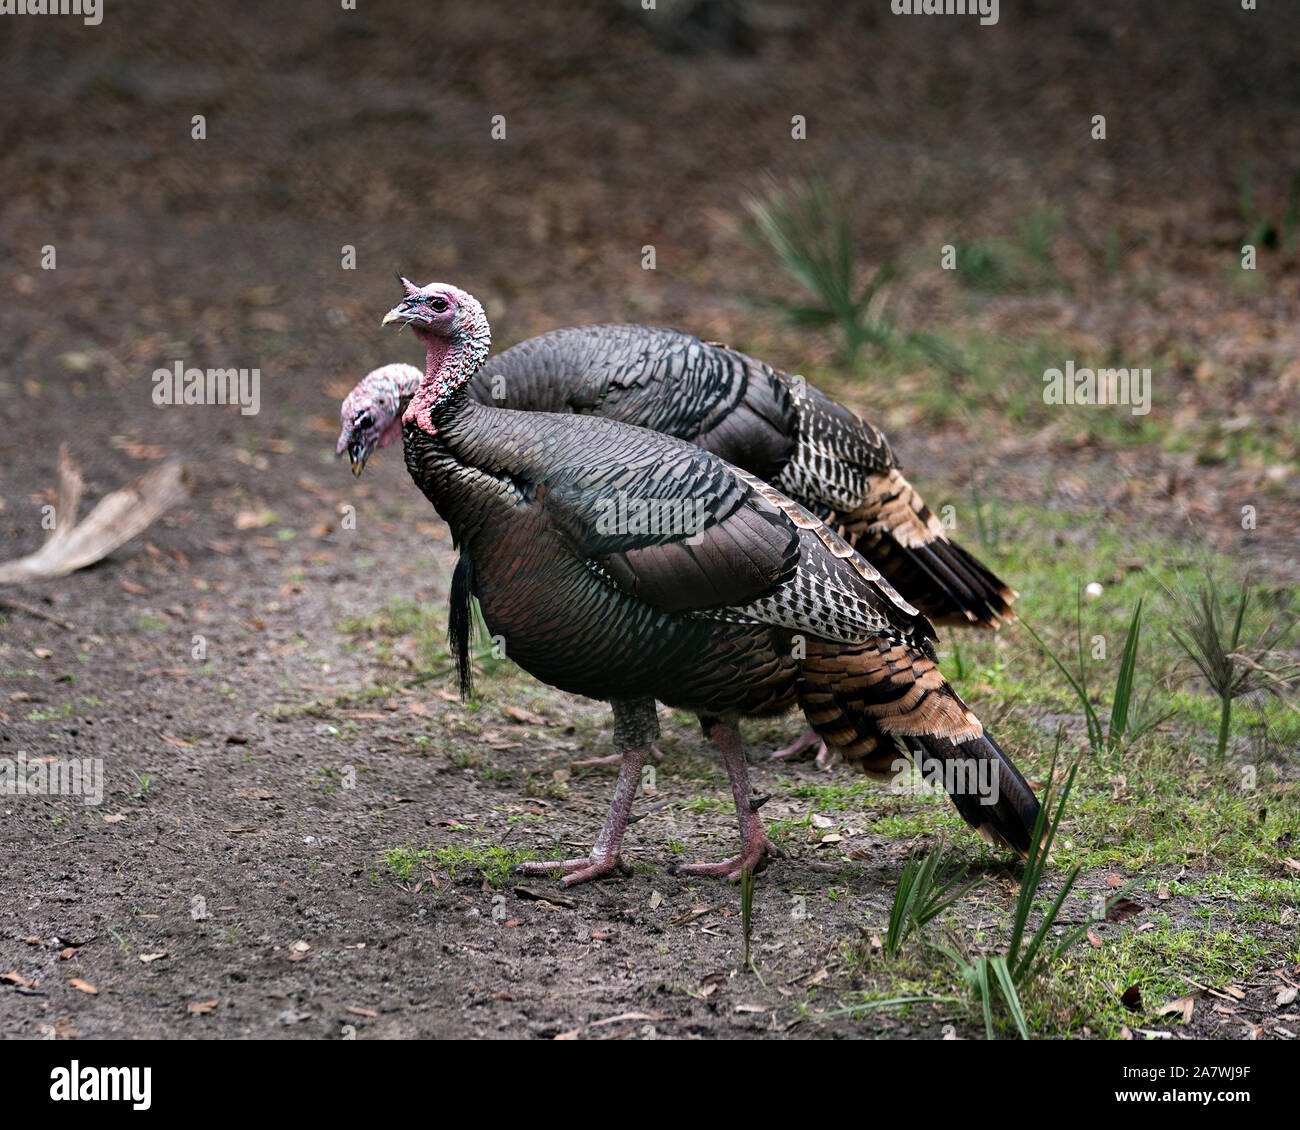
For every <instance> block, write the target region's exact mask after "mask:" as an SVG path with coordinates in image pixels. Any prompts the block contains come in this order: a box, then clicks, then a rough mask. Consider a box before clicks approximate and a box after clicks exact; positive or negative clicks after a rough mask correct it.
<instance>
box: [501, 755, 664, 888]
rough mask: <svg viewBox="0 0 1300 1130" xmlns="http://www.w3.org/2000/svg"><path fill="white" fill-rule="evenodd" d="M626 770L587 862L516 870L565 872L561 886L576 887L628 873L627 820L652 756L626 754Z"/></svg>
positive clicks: (519, 866)
mask: <svg viewBox="0 0 1300 1130" xmlns="http://www.w3.org/2000/svg"><path fill="white" fill-rule="evenodd" d="M622 757H623V767H622V768H621V769H620V770H619V771H618V782H617V783H616V784H615V785H614V799H613V801H611V802H610V806H609V814H608V815H607V816H606V817H605V826H604V827H603V828H602V829H601V831H600V835H599V836H598V837H597V838H596V842H595V844H594V845H593V846H592V849H591V855H590V856H588V857H587V858H586V859H564V860H560V859H553V860H548V861H537V862H532V863H517V864H516V865H515V870H516V871H517V872H519V873H520V874H521V875H549V874H551V873H552V872H555V871H563V872H564V878H563V879H561V880H560V886H562V887H572V886H573V885H574V884H575V883H585V882H586V881H587V880H588V879H598V878H600V876H602V875H608V874H609V873H610V872H611V871H615V870H621V871H626V870H627V868H626V866H625V865H624V863H623V861H622V860H621V859H619V856H618V849H619V845H620V844H621V843H622V842H623V833H624V832H626V831H627V819H628V817H629V816H631V815H632V802H633V801H634V800H635V799H636V791H637V789H638V788H639V787H640V785H641V770H642V768H644V766H645V763H646V762H647V761H649V760H650V754H649V752H648V751H647V750H644V749H630V750H628V751H627V753H625V754H623V755H622Z"/></svg>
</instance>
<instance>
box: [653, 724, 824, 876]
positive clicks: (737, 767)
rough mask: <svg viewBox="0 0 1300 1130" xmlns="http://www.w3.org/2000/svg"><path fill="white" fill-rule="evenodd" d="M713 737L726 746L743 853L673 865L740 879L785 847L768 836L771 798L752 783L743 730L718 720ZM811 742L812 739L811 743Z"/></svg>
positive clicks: (681, 871)
mask: <svg viewBox="0 0 1300 1130" xmlns="http://www.w3.org/2000/svg"><path fill="white" fill-rule="evenodd" d="M708 735H709V737H710V738H711V739H712V740H713V741H714V742H715V743H716V744H717V746H718V748H719V749H721V750H722V760H723V763H724V764H725V765H726V767H727V776H728V777H729V778H730V780H731V796H732V799H733V800H735V802H736V819H737V820H738V821H739V823H740V844H741V848H740V854H739V855H736V856H732V857H731V858H730V859H724V860H723V861H722V862H721V863H686V864H680V865H677V864H675V865H673V866H672V867H671V868H669V872H670V873H671V874H673V875H721V876H723V877H724V878H726V879H728V880H729V881H731V882H733V883H734V882H737V881H738V880H739V879H740V877H741V874H742V872H744V871H750V872H752V873H753V874H755V875H757V874H758V873H759V872H760V871H762V870H764V869H765V868H766V867H767V864H768V861H769V860H770V859H784V858H785V857H784V855H783V854H782V853H781V850H780V849H779V848H778V847H777V846H776V845H775V844H774V843H772V841H771V840H769V839H768V838H767V833H766V832H765V831H764V830H763V821H762V820H761V819H759V816H758V810H759V809H760V808H762V807H763V804H764V803H765V802H766V801H767V800H768V799H769V798H768V797H765V796H755V795H754V793H753V790H752V789H751V788H750V784H749V767H748V765H746V764H745V751H744V749H743V748H742V746H741V742H740V731H739V730H737V729H736V726H735V724H734V723H730V722H717V723H714V724H713V725H711V726H709V727H708ZM810 744H811V743H810Z"/></svg>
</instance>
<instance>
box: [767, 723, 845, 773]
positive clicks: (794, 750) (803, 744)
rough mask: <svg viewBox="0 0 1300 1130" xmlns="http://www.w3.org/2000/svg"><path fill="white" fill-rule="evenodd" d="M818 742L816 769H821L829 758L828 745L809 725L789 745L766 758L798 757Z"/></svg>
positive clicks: (789, 758) (785, 759)
mask: <svg viewBox="0 0 1300 1130" xmlns="http://www.w3.org/2000/svg"><path fill="white" fill-rule="evenodd" d="M819 742H820V748H819V749H818V750H817V761H816V765H817V768H818V769H823V768H825V766H826V763H827V762H828V761H829V760H830V756H831V751H830V747H829V746H827V744H826V743H825V742H823V741H821V739H820V738H818V736H817V731H816V730H814V729H813V728H812V727H811V726H809V727H808V728H807V729H806V730H804V732H803V733H802V734H800V735H799V736H798V737H797V738H795V740H794V741H793V742H791V743H790V745H788V746H785V747H784V748H783V749H778V750H777V751H776V752H775V753H773V754H772V755H771V756H770V757H769V758H768V760H769V761H792V760H794V759H795V758H796V757H798V756H799V755H800V754H801V753H803V751H804V750H806V749H811V748H812V747H813V746H814V745H817V744H818V743H819Z"/></svg>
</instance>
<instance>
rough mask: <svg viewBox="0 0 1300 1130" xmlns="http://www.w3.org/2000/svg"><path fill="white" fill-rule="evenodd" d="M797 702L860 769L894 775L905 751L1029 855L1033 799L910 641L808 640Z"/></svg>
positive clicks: (986, 828) (969, 818) (977, 825)
mask: <svg viewBox="0 0 1300 1130" xmlns="http://www.w3.org/2000/svg"><path fill="white" fill-rule="evenodd" d="M807 649H808V651H807V656H806V657H805V659H804V660H803V662H802V664H801V668H802V670H801V675H800V683H799V701H800V704H801V705H802V707H803V710H804V714H805V715H806V716H807V718H808V723H809V725H811V726H812V727H813V729H815V730H816V731H817V732H818V733H819V734H820V735H821V736H822V737H823V738H824V739H825V741H826V744H827V745H828V746H830V747H831V748H833V749H837V750H839V751H840V753H842V754H843V755H844V758H845V760H846V761H848V762H849V764H850V765H852V766H853V767H854V768H856V769H857V770H858V771H859V772H862V773H866V774H868V775H869V776H872V777H876V778H884V779H892V778H894V777H895V776H896V775H897V771H898V760H899V758H900V756H901V755H902V752H903V749H904V748H905V749H906V751H907V753H908V754H909V755H910V756H911V758H912V760H913V762H914V763H915V764H916V766H917V767H918V768H919V769H920V770H921V774H922V776H923V777H924V778H925V779H926V780H927V781H928V782H931V783H932V784H935V785H939V786H941V787H942V788H943V789H944V790H945V791H946V792H947V793H948V796H949V797H950V798H951V799H952V802H953V804H954V805H955V806H956V808H957V811H958V812H960V813H961V815H962V819H964V820H965V821H966V823H967V824H969V825H970V826H971V827H972V828H974V829H975V830H976V831H977V832H979V834H980V835H981V836H983V837H984V838H985V839H986V840H988V841H989V842H990V843H993V844H999V845H1001V846H1004V847H1008V848H1010V849H1011V850H1013V851H1015V852H1018V853H1019V854H1020V855H1022V856H1023V855H1025V854H1026V853H1027V852H1028V851H1029V845H1030V842H1031V841H1032V839H1033V829H1034V822H1035V821H1036V820H1037V819H1038V799H1037V797H1035V796H1034V792H1033V790H1032V789H1031V788H1030V787H1029V784H1028V782H1026V781H1025V779H1024V777H1023V776H1021V774H1020V771H1019V770H1018V769H1016V767H1015V765H1013V764H1012V762H1011V759H1010V758H1009V757H1007V755H1006V754H1005V753H1004V752H1003V751H1002V748H1001V747H1000V746H999V745H998V744H997V742H996V741H994V740H993V738H992V737H991V736H990V735H989V734H987V733H985V732H984V727H983V725H982V724H981V723H980V720H979V719H978V718H976V717H975V715H974V713H973V712H972V711H971V710H970V709H969V708H968V707H967V706H966V704H965V703H964V702H962V700H961V698H960V697H958V695H957V692H956V691H954V690H953V689H952V687H951V686H949V685H948V683H947V681H946V680H945V679H944V677H943V675H942V674H940V672H939V669H938V668H937V667H936V666H935V663H934V657H933V655H932V654H930V653H929V652H928V651H927V650H923V649H922V648H921V647H919V646H917V645H913V644H906V643H891V642H889V641H886V640H882V639H874V640H869V641H867V642H866V643H863V644H852V645H845V644H835V643H828V642H826V641H822V640H809V641H808V643H807Z"/></svg>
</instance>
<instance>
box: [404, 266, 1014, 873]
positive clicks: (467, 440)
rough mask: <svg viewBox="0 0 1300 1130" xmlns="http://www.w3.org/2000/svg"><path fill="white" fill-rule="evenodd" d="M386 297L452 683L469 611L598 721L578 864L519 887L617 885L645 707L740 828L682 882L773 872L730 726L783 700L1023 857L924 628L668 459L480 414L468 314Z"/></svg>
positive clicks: (981, 748) (777, 511) (410, 463)
mask: <svg viewBox="0 0 1300 1130" xmlns="http://www.w3.org/2000/svg"><path fill="white" fill-rule="evenodd" d="M405 285H406V288H407V296H406V297H405V298H404V299H403V300H402V302H401V303H399V305H398V306H396V307H395V308H393V309H392V310H390V311H389V312H388V314H387V315H386V316H385V317H384V322H385V323H389V322H398V323H401V324H405V325H410V326H411V327H412V329H413V330H414V332H415V333H416V335H417V336H418V337H419V338H420V339H421V340H422V341H423V342H424V344H425V346H426V348H427V358H426V368H425V375H424V377H423V380H422V381H421V384H420V386H419V388H418V390H417V391H416V393H415V395H414V397H413V398H412V399H411V401H410V403H409V404H408V406H407V408H406V410H405V412H404V414H403V417H402V426H403V439H404V445H403V446H404V454H405V458H406V465H407V469H408V470H409V471H410V473H411V476H412V478H413V479H414V480H415V482H416V484H417V485H418V486H419V487H420V489H421V490H422V491H423V492H424V494H425V495H426V496H427V497H428V499H429V500H430V501H431V502H432V503H433V504H434V506H435V508H436V509H437V510H438V513H439V514H440V515H441V516H442V517H443V519H444V520H445V521H446V522H447V524H448V526H449V527H450V528H451V532H452V537H453V540H454V541H455V543H456V544H457V546H458V547H459V548H460V551H461V555H460V560H459V562H458V564H457V566H456V570H455V573H454V575H453V578H452V597H451V604H452V609H451V636H452V640H453V644H454V646H455V650H456V652H457V655H458V656H459V658H460V668H461V678H462V685H463V686H464V685H467V684H468V681H469V676H470V672H469V666H468V661H467V660H468V635H469V599H470V596H471V594H472V595H473V596H476V597H477V598H478V601H479V605H480V607H481V609H482V613H483V618H484V620H485V622H486V623H487V626H488V628H489V630H490V631H491V632H492V634H493V635H494V636H500V637H502V638H503V639H504V640H505V647H506V652H507V654H508V655H509V656H510V657H511V658H512V659H513V660H514V661H515V662H516V663H518V664H519V665H520V666H521V667H523V668H524V669H525V670H527V671H529V672H530V673H532V674H533V675H534V676H536V677H537V678H539V679H541V680H542V681H544V682H547V683H550V684H552V685H553V686H557V687H559V688H561V689H563V690H566V691H569V692H571V693H575V694H581V695H585V696H588V697H591V698H597V699H604V700H606V701H608V702H610V703H611V705H612V706H613V709H614V740H615V746H616V748H617V749H618V750H619V752H620V754H621V755H622V759H623V761H622V766H621V769H620V772H619V777H618V782H617V784H616V786H615V791H614V799H613V803H612V804H611V806H610V811H609V815H608V817H607V818H606V821H605V825H604V828H603V829H602V831H601V833H600V836H599V837H598V838H597V840H596V842H595V845H594V846H593V849H592V853H591V855H590V856H589V857H587V858H583V859H572V860H566V861H562V862H560V861H556V862H550V863H536V864H523V865H521V870H523V871H525V872H528V873H543V872H548V871H555V870H560V871H562V872H563V873H564V882H565V884H566V885H569V884H572V883H577V882H582V881H583V880H586V879H591V878H596V877H598V876H600V875H604V874H606V873H608V872H609V871H611V870H612V869H614V868H615V867H618V866H620V861H619V858H618V849H619V845H620V843H621V841H622V837H623V832H624V830H625V828H626V825H627V821H628V816H629V814H630V812H631V806H632V801H633V799H634V798H635V795H636V790H637V787H638V784H639V780H640V773H641V769H642V767H643V766H644V765H645V763H646V760H647V758H648V756H649V754H648V747H649V744H650V743H651V742H652V741H653V740H654V739H655V738H656V737H657V736H658V720H657V716H656V713H655V701H656V700H658V701H660V702H663V703H665V704H667V705H669V706H675V707H678V708H681V709H686V710H691V711H693V712H694V713H696V714H697V715H698V717H699V718H700V722H701V725H702V727H703V729H704V731H705V733H706V734H707V735H708V736H709V737H710V738H711V739H712V740H713V741H714V742H715V743H716V744H717V745H718V746H719V748H720V750H721V752H722V756H723V760H724V763H725V764H726V767H727V772H728V775H729V777H730V780H731V786H732V793H733V797H734V799H735V804H736V813H737V818H738V820H739V823H740V831H741V840H742V849H741V852H740V854H739V855H738V856H736V857H735V858H733V859H729V860H726V861H724V862H723V863H720V864H696V865H691V866H688V867H682V868H679V869H678V870H679V871H681V872H684V873H689V874H722V875H726V876H728V877H730V878H736V877H738V876H739V875H740V873H741V870H742V869H753V870H760V869H761V868H762V867H763V866H764V865H765V863H766V861H767V859H768V858H769V856H770V855H772V854H774V849H773V848H772V845H771V844H770V843H769V842H768V840H767V837H766V835H765V834H764V832H763V827H762V823H761V821H760V820H759V817H758V814H757V810H758V807H759V805H760V804H761V803H762V802H761V799H759V798H755V797H754V796H753V795H752V791H751V789H750V785H749V776H748V769H747V767H746V764H745V760H744V756H743V752H742V748H741V742H740V734H739V731H738V730H737V728H736V721H737V719H738V718H739V717H741V716H742V715H756V714H757V715H761V714H772V713H776V712H780V711H784V710H787V709H789V708H790V707H792V706H793V705H795V704H796V703H798V704H800V705H802V706H803V708H804V712H805V715H806V716H807V718H808V720H809V722H811V723H812V724H813V725H814V726H815V727H816V728H817V730H818V732H819V733H820V734H822V735H823V737H825V738H826V740H827V741H828V742H830V743H831V744H832V745H833V746H835V747H836V748H837V749H840V750H841V751H842V752H844V753H845V755H846V757H848V758H849V760H850V761H851V762H853V763H854V764H856V765H857V766H858V767H859V768H861V769H862V770H863V771H865V772H874V773H883V774H885V775H887V776H888V775H890V773H891V772H893V771H895V770H896V766H895V759H896V757H897V756H898V753H899V746H898V744H897V743H898V741H899V740H901V742H902V743H903V745H904V746H906V747H907V749H908V750H909V752H910V753H911V754H912V756H913V758H914V759H916V760H917V761H918V763H919V764H920V766H921V768H922V772H923V773H924V774H926V775H927V777H928V778H930V779H932V780H933V779H935V778H936V777H937V778H938V779H939V780H941V781H942V783H943V785H944V787H945V788H946V789H947V791H948V792H949V795H950V796H951V797H952V799H953V801H954V803H955V804H956V806H957V809H958V811H959V812H961V814H962V816H963V817H964V818H965V819H966V821H967V822H968V823H969V824H971V825H972V826H973V827H975V828H976V829H977V830H979V831H980V832H981V833H982V834H983V835H985V836H986V837H987V838H989V839H990V840H992V841H993V842H997V843H1002V844H1004V845H1007V846H1009V847H1011V848H1013V849H1014V850H1016V851H1019V852H1021V853H1024V852H1025V851H1027V849H1028V846H1029V842H1030V837H1031V834H1032V828H1033V825H1034V821H1035V818H1036V816H1037V811H1038V802H1037V799H1036V798H1035V797H1034V794H1033V791H1032V790H1031V789H1030V788H1029V786H1028V785H1027V784H1026V782H1025V780H1024V778H1023V777H1021V775H1020V774H1019V772H1017V770H1016V768H1015V767H1014V765H1012V763H1011V761H1010V760H1009V759H1008V758H1007V757H1006V755H1005V754H1004V753H1003V752H1002V750H1001V749H1000V748H999V747H998V745H997V743H996V742H995V741H994V740H993V739H992V737H990V736H989V735H987V734H985V733H984V730H983V727H982V726H981V724H980V722H979V720H978V719H977V718H976V717H975V715H974V714H973V713H972V712H971V711H970V710H969V709H968V708H967V707H966V705H965V704H964V703H963V702H962V701H961V699H960V698H958V696H957V695H956V693H955V692H954V691H953V690H952V688H951V687H949V686H948V684H947V683H946V682H945V681H944V679H943V677H942V675H940V673H939V671H938V669H937V667H936V666H935V658H934V648H933V630H932V629H931V627H930V625H929V623H928V622H927V621H926V619H925V617H924V616H922V615H921V614H920V613H919V612H918V611H917V610H916V609H915V608H913V607H912V606H911V605H909V604H908V603H907V602H906V601H904V600H903V599H902V597H900V596H899V595H898V594H897V593H896V592H895V591H894V590H893V589H892V588H891V587H890V586H889V585H888V584H887V583H886V582H884V581H883V579H882V578H881V577H880V574H879V573H877V572H876V570H875V569H873V568H872V567H871V566H870V565H869V564H868V563H867V562H866V561H865V560H863V559H862V558H861V557H860V556H859V555H858V554H856V553H855V552H854V551H853V550H852V548H851V547H850V546H849V545H848V544H847V543H846V542H844V541H843V540H842V539H841V538H839V537H838V536H837V535H836V534H835V533H834V532H833V531H832V530H830V529H829V528H827V527H826V526H825V525H824V524H823V523H822V522H820V521H819V520H818V519H817V518H815V517H814V516H813V515H811V514H810V513H809V512H808V511H806V510H804V509H803V508H802V507H800V506H799V505H798V504H797V503H795V502H792V501H791V500H789V499H788V498H786V497H785V496H783V495H782V494H780V493H779V492H778V491H777V490H775V489H774V488H772V487H770V486H768V485H767V484H766V483H764V482H762V481H761V480H759V479H757V478H754V477H753V476H751V475H749V474H748V473H746V472H744V471H741V470H739V469H738V468H735V467H733V466H731V465H730V464H728V463H726V462H724V461H723V460H722V459H720V458H718V457H717V456H716V455H714V454H712V453H710V452H708V451H705V450H703V449H701V448H699V447H695V446H692V445H691V444H688V443H686V442H685V441H683V440H679V439H677V438H675V437H672V436H668V435H663V434H660V433H656V432H652V431H649V430H646V429H644V428H639V427H634V426H630V425H627V424H623V423H620V422H617V421H614V420H608V419H603V418H590V419H577V418H575V417H574V416H572V415H563V414H553V413H541V412H527V413H525V412H517V411H513V410H510V409H503V408H496V407H493V406H491V405H485V404H481V403H479V402H478V401H476V400H475V399H474V398H472V397H471V395H470V390H469V388H468V387H467V385H468V383H469V382H470V380H471V379H472V377H473V376H474V374H475V372H476V371H477V370H478V368H479V367H480V365H481V364H482V362H483V359H484V358H485V357H486V355H487V351H488V347H489V342H490V333H489V328H488V323H487V318H486V316H485V314H484V312H483V308H482V307H481V306H480V305H479V303H478V302H477V301H476V300H475V299H474V298H473V297H472V296H471V295H469V294H466V293H465V292H464V291H461V290H458V289H457V288H455V287H452V286H449V285H447V284H443V283H432V284H430V285H429V286H426V287H423V288H416V287H414V286H412V285H411V284H409V283H405ZM652 509H653V513H652Z"/></svg>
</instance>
